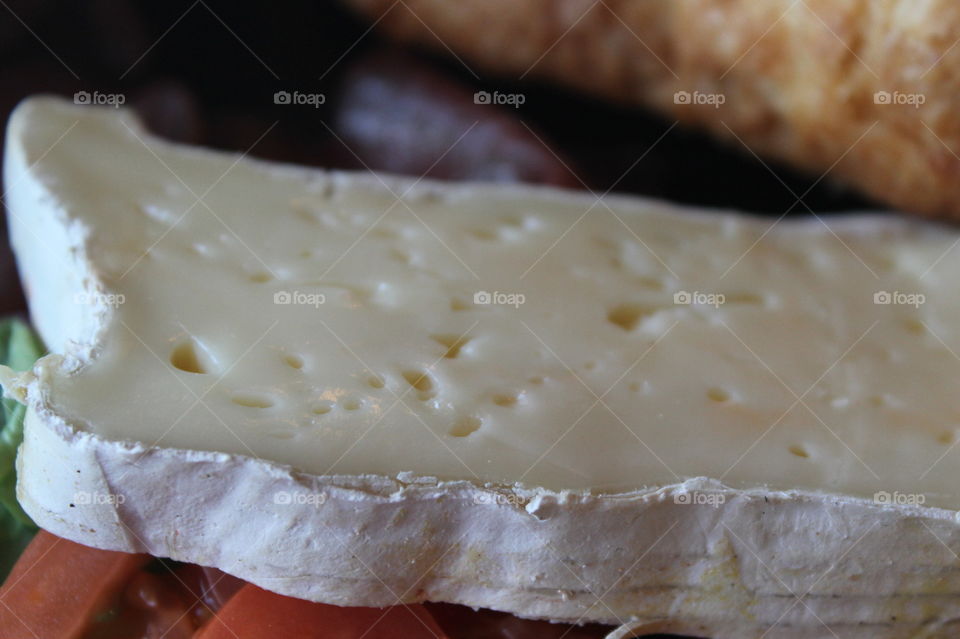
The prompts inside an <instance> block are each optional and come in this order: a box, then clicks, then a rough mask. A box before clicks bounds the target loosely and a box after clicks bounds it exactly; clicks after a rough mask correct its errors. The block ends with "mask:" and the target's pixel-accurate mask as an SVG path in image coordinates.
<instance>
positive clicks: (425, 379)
mask: <svg viewBox="0 0 960 639" xmlns="http://www.w3.org/2000/svg"><path fill="white" fill-rule="evenodd" d="M403 378H404V379H405V380H407V383H408V384H410V386H411V387H412V388H413V389H414V390H416V391H417V397H418V398H419V399H421V400H428V399H431V398H433V397H434V396H436V394H437V393H436V391H435V390H434V386H433V380H432V379H431V378H430V375H429V374H427V373H426V372H424V371H417V370H407V371H403Z"/></svg>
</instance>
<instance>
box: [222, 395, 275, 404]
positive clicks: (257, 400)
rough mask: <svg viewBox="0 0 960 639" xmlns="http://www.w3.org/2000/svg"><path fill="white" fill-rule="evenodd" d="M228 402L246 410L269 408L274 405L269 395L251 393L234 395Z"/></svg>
mask: <svg viewBox="0 0 960 639" xmlns="http://www.w3.org/2000/svg"><path fill="white" fill-rule="evenodd" d="M230 400H231V401H232V402H233V403H234V404H237V405H238V406H245V407H247V408H270V407H271V406H273V403H274V402H273V399H272V398H271V397H270V396H269V395H265V394H263V393H253V392H242V393H234V394H233V396H232V397H231V398H230Z"/></svg>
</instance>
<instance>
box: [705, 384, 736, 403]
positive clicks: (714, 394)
mask: <svg viewBox="0 0 960 639" xmlns="http://www.w3.org/2000/svg"><path fill="white" fill-rule="evenodd" d="M707 397H709V398H710V399H711V400H712V401H715V402H719V403H723V402H729V401H730V393H728V392H727V391H725V390H724V389H722V388H718V387H713V388H710V389H708V390H707Z"/></svg>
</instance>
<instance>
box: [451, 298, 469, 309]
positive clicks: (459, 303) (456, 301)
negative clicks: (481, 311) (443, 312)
mask: <svg viewBox="0 0 960 639" xmlns="http://www.w3.org/2000/svg"><path fill="white" fill-rule="evenodd" d="M471 308H472V306H471V305H470V304H467V303H466V302H464V301H463V300H462V299H460V298H459V297H454V298H452V299H451V300H450V310H451V311H469V310H470V309H471Z"/></svg>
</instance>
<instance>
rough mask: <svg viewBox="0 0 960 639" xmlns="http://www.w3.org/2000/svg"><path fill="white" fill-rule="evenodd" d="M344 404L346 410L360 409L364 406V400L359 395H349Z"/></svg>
mask: <svg viewBox="0 0 960 639" xmlns="http://www.w3.org/2000/svg"><path fill="white" fill-rule="evenodd" d="M342 405H343V409H344V410H360V409H361V408H363V400H361V399H360V398H359V397H347V398H345V399H344V400H343V404H342Z"/></svg>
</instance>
